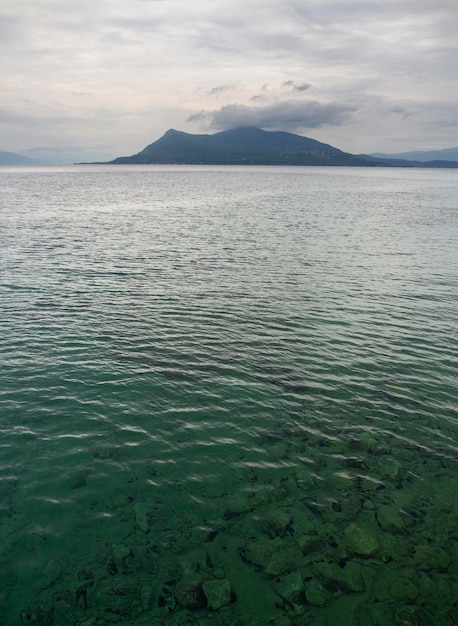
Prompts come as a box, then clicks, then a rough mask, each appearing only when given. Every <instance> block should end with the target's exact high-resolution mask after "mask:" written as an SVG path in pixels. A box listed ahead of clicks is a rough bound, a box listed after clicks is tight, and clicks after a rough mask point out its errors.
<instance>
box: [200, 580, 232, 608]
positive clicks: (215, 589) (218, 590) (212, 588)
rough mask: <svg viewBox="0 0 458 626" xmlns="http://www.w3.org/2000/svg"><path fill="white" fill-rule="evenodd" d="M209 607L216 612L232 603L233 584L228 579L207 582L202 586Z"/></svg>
mask: <svg viewBox="0 0 458 626" xmlns="http://www.w3.org/2000/svg"><path fill="white" fill-rule="evenodd" d="M202 590H203V592H204V594H205V597H206V599H207V607H208V608H209V609H213V610H214V611H216V610H217V609H220V608H221V607H222V606H225V605H226V604H229V602H230V601H231V584H230V582H229V581H228V580H227V578H223V579H219V580H207V581H206V582H204V584H203V585H202Z"/></svg>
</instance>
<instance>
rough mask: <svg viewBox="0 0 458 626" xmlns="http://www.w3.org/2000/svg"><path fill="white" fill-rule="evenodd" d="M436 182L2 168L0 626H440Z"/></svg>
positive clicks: (444, 562) (449, 387)
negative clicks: (309, 625) (187, 625)
mask: <svg viewBox="0 0 458 626" xmlns="http://www.w3.org/2000/svg"><path fill="white" fill-rule="evenodd" d="M457 186H458V181H457V178H456V173H455V172H454V171H446V170H440V171H427V172H425V171H423V170H422V171H415V170H411V171H404V170H390V169H386V170H385V169H384V170H376V171H373V170H370V169H367V170H365V169H347V168H322V169H320V168H264V167H260V168H237V167H233V168H209V167H202V168H200V167H160V168H155V167H119V168H118V167H107V168H103V167H79V168H78V167H74V168H22V169H21V168H3V169H2V170H0V220H1V225H0V226H1V227H0V243H1V245H2V251H3V253H2V257H1V259H0V267H1V290H0V303H1V308H2V317H1V320H0V324H1V334H0V351H1V358H2V369H1V373H0V375H1V386H0V403H1V407H2V410H1V424H0V428H1V439H0V442H1V443H0V445H1V449H2V455H1V465H0V468H1V473H0V494H1V498H0V536H1V538H2V553H1V554H2V556H1V564H2V567H1V569H0V577H1V580H2V584H1V588H0V611H1V614H2V619H3V622H4V623H5V624H8V625H9V624H11V625H12V626H14V625H15V624H18V625H21V624H34V625H39V626H43V625H51V624H52V625H56V626H64V625H68V624H75V625H79V626H96V625H100V624H116V623H126V624H132V625H134V626H137V625H138V626H142V625H145V626H146V625H148V626H151V625H157V626H159V625H161V626H162V625H167V624H170V625H172V624H173V625H182V624H183V625H184V624H197V625H201V624H202V625H208V626H210V625H214V624H216V625H221V626H226V625H231V626H232V625H234V626H235V625H240V624H243V625H245V624H247V625H249V626H264V625H265V624H272V625H274V626H288V625H295V626H301V625H308V624H311V625H323V626H327V625H331V624H332V626H335V625H337V624H342V625H346V626H347V625H353V624H355V625H361V626H366V625H367V626H371V625H374V626H385V624H386V625H388V624H399V625H404V626H406V625H407V626H410V625H425V624H428V625H432V626H442V625H443V624H445V625H451V624H455V623H457V621H458V615H457V610H458V609H457V606H456V598H457V597H458V570H457V568H456V563H457V556H458V544H457V533H458V522H457V519H458V516H457V501H456V493H457V478H456V458H457V455H456V452H457V443H456V442H457V438H456V426H457V411H456V398H457V397H458V393H457V391H458V390H457V382H456V380H457V379H456V369H457V368H456V366H457V355H456V348H455V342H456V320H455V317H456V304H457V289H456V287H457V284H456V276H457V272H456V270H457V261H458V259H457V257H456V249H457V243H458V235H457V226H458V218H457V211H456V207H455V199H456V191H457Z"/></svg>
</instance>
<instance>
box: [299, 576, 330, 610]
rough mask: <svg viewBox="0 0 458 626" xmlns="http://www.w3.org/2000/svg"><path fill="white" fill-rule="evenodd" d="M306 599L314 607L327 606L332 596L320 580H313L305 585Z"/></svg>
mask: <svg viewBox="0 0 458 626" xmlns="http://www.w3.org/2000/svg"><path fill="white" fill-rule="evenodd" d="M305 599H306V600H307V602H308V603H309V604H311V605H312V606H325V605H326V604H327V603H328V602H329V601H330V599H331V594H330V593H329V591H328V590H327V589H325V587H324V586H323V585H322V584H321V583H320V582H319V581H318V580H316V579H314V578H312V580H309V581H308V582H307V583H306V585H305Z"/></svg>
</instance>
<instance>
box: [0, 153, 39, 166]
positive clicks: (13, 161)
mask: <svg viewBox="0 0 458 626" xmlns="http://www.w3.org/2000/svg"><path fill="white" fill-rule="evenodd" d="M35 163H36V161H34V160H33V159H29V158H28V157H26V156H23V155H22V154H16V153H15V152H2V151H1V150H0V165H34V164H35Z"/></svg>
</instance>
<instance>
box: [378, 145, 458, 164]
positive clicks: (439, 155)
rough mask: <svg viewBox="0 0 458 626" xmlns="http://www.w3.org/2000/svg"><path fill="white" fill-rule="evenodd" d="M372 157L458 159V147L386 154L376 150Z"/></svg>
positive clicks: (422, 160) (426, 159)
mask: <svg viewBox="0 0 458 626" xmlns="http://www.w3.org/2000/svg"><path fill="white" fill-rule="evenodd" d="M371 156H372V157H375V158H379V159H407V160H409V161H421V162H422V163H426V162H428V161H458V147H457V148H445V150H419V151H416V152H399V153H397V154H385V153H383V152H375V153H374V154H371Z"/></svg>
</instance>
